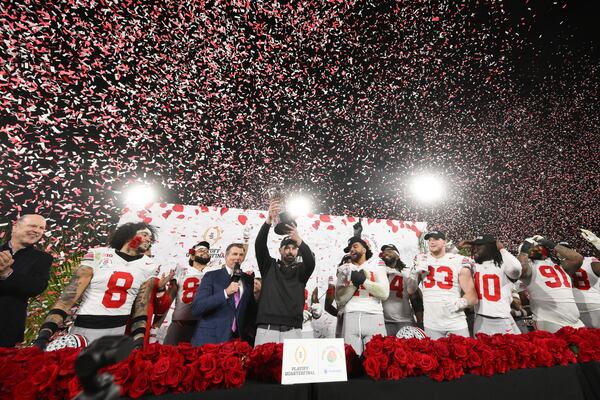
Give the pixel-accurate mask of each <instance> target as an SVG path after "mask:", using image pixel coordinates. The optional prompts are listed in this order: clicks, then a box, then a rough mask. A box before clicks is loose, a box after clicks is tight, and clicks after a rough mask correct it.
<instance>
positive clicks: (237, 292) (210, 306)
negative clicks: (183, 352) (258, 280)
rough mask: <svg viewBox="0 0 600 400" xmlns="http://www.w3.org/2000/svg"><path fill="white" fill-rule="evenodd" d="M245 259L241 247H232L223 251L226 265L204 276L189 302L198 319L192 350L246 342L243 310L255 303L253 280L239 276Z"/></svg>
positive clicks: (244, 274) (245, 276) (250, 277)
mask: <svg viewBox="0 0 600 400" xmlns="http://www.w3.org/2000/svg"><path fill="white" fill-rule="evenodd" d="M243 259H244V247H243V245H242V244H241V243H232V244H230V245H229V246H227V249H226V251H225V265H224V266H223V267H222V268H220V269H218V270H215V271H210V272H207V273H206V275H204V278H203V279H202V281H201V282H200V287H199V288H198V291H197V292H196V294H195V296H194V300H193V302H192V314H193V315H194V316H195V317H197V318H198V324H197V325H196V331H195V332H194V337H193V338H192V345H193V346H202V345H203V344H206V343H223V342H227V341H228V340H231V339H236V338H240V339H242V340H246V339H247V338H245V333H246V331H247V330H246V329H245V327H246V325H247V324H248V323H254V321H247V320H246V314H247V313H246V309H247V308H248V305H249V304H250V303H251V302H253V301H255V300H254V296H253V292H254V276H252V275H248V274H246V273H243V272H241V270H240V269H239V265H240V263H241V262H242V261H243Z"/></svg>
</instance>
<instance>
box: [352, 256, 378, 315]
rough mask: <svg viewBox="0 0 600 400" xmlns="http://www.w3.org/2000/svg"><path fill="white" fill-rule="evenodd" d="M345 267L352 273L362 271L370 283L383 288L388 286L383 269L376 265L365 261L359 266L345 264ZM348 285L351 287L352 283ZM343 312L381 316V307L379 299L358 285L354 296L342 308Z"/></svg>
mask: <svg viewBox="0 0 600 400" xmlns="http://www.w3.org/2000/svg"><path fill="white" fill-rule="evenodd" d="M345 266H349V267H350V269H351V270H352V271H360V270H361V269H362V270H364V271H365V273H366V275H367V280H369V281H371V282H375V283H377V284H379V285H381V286H383V287H385V288H387V287H388V285H389V283H388V280H387V276H386V274H385V268H382V267H380V266H379V265H378V264H377V263H374V262H369V261H367V262H365V263H364V264H362V265H361V266H357V265H354V264H352V263H348V264H345ZM349 284H350V285H351V284H352V283H349ZM344 312H347V313H349V312H363V313H369V314H383V307H382V305H381V300H380V299H378V298H377V297H374V296H373V295H372V294H370V293H369V291H368V290H367V289H366V288H365V286H364V285H360V287H359V288H358V289H356V291H355V292H354V296H353V297H352V298H351V299H350V300H349V301H348V302H347V303H346V305H345V306H344Z"/></svg>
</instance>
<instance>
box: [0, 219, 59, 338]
mask: <svg viewBox="0 0 600 400" xmlns="http://www.w3.org/2000/svg"><path fill="white" fill-rule="evenodd" d="M45 230H46V220H45V219H44V217H42V216H41V215H37V214H27V215H24V216H22V217H21V218H19V219H18V220H17V221H16V222H15V224H14V225H13V228H12V234H11V238H10V240H9V241H8V242H6V243H4V244H3V245H2V246H0V310H2V313H3V318H4V323H3V327H2V329H0V347H14V346H15V345H16V344H17V343H19V342H22V341H23V333H24V331H25V320H26V319H27V300H28V299H29V298H30V297H34V296H37V295H39V294H40V293H42V292H43V291H44V290H45V289H46V287H47V286H48V278H49V275H50V267H51V266H52V256H51V255H50V254H48V253H45V252H43V251H40V250H37V249H35V248H34V247H33V245H34V244H35V243H37V242H38V241H39V240H40V239H41V237H42V235H43V234H44V232H45Z"/></svg>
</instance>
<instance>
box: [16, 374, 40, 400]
mask: <svg viewBox="0 0 600 400" xmlns="http://www.w3.org/2000/svg"><path fill="white" fill-rule="evenodd" d="M13 394H14V396H15V400H36V399H37V387H36V386H35V385H32V384H31V381H30V380H28V379H27V380H24V381H21V383H19V384H18V385H17V386H16V387H15V389H14V391H13Z"/></svg>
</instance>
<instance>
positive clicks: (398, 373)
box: [363, 328, 600, 381]
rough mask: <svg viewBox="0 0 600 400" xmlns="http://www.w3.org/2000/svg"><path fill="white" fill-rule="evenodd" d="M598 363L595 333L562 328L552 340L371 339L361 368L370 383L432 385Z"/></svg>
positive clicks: (545, 336)
mask: <svg viewBox="0 0 600 400" xmlns="http://www.w3.org/2000/svg"><path fill="white" fill-rule="evenodd" d="M592 360H596V361H598V360H600V330H598V329H585V328H584V329H573V328H563V329H561V330H560V331H559V332H557V333H556V334H552V333H549V332H544V331H535V332H531V333H528V334H525V335H494V336H488V335H484V334H479V335H477V339H473V338H465V337H462V336H450V337H448V338H443V339H438V340H431V339H428V338H426V339H421V340H419V339H398V338H395V337H389V336H388V337H382V336H375V337H374V338H373V339H372V340H371V341H370V342H369V344H368V345H367V347H366V349H365V352H364V353H363V366H364V368H365V371H366V373H367V375H368V376H370V377H371V378H373V379H375V380H379V379H388V380H390V379H391V380H397V379H402V378H405V377H408V376H420V375H427V376H429V377H430V378H432V379H435V380H437V381H443V380H453V379H457V378H459V377H461V376H463V375H464V374H474V375H483V376H491V375H495V374H503V373H506V372H508V371H510V370H514V369H522V368H536V367H550V366H554V365H567V364H572V363H576V362H584V361H592Z"/></svg>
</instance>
